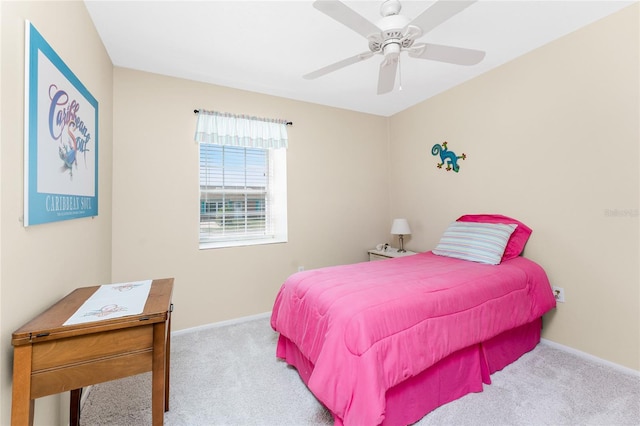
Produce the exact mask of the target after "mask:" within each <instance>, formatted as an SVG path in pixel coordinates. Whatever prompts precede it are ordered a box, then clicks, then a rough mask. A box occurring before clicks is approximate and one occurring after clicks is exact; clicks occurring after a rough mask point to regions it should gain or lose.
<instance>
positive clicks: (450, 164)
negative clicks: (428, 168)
mask: <svg viewBox="0 0 640 426" xmlns="http://www.w3.org/2000/svg"><path fill="white" fill-rule="evenodd" d="M431 154H433V155H438V154H440V160H441V161H442V162H441V163H438V168H439V169H441V168H442V166H443V165H445V164H446V165H447V167H446V170H447V171H449V170H453V171H454V172H456V173H458V171H459V170H460V166H459V165H458V160H459V159H460V160H464V159H465V158H467V155H466V154H465V153H464V152H463V153H462V155H456V153H455V152H453V151H449V149H448V148H447V142H446V141H445V142H442V145H440V144H438V143H437V144H435V145H434V146H433V147H432V148H431Z"/></svg>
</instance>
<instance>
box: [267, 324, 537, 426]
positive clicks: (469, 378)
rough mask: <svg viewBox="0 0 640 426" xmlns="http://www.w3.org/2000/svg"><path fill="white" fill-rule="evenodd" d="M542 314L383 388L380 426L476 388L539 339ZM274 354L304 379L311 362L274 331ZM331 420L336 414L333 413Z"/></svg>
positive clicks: (413, 417) (412, 417)
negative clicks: (402, 380) (381, 421)
mask: <svg viewBox="0 0 640 426" xmlns="http://www.w3.org/2000/svg"><path fill="white" fill-rule="evenodd" d="M541 327H542V319H541V318H538V319H537V320H535V321H532V322H530V323H529V324H525V325H523V326H520V327H518V328H515V329H512V330H508V331H506V332H504V333H502V334H500V335H498V336H496V337H494V338H492V339H490V340H487V341H486V342H482V343H480V344H477V345H474V346H470V347H468V348H465V349H462V350H460V351H458V352H455V353H453V354H451V355H449V356H448V357H447V358H445V359H443V360H441V361H439V362H438V363H437V364H435V365H433V366H431V367H430V368H428V369H427V370H425V371H423V372H422V373H420V374H419V375H417V376H414V377H412V378H410V379H408V380H406V381H404V382H402V383H400V384H398V385H397V386H395V387H393V388H391V389H389V390H388V391H387V398H386V410H385V418H384V422H383V423H382V424H383V425H385V426H393V425H407V424H411V423H415V422H417V421H418V420H420V419H421V418H422V417H424V416H425V415H426V414H427V413H429V412H431V411H433V410H435V409H436V408H438V407H440V406H441V405H444V404H446V403H447V402H451V401H453V400H456V399H458V398H461V397H462V396H464V395H466V394H468V393H471V392H482V386H483V383H486V384H490V383H491V377H490V374H492V373H494V372H496V371H498V370H501V369H503V368H504V367H505V366H507V365H509V364H511V363H512V362H514V361H515V360H517V359H518V358H519V357H520V356H522V355H523V354H525V353H526V352H529V351H530V350H532V349H533V348H535V346H536V345H537V344H538V342H540V330H541ZM276 355H277V356H278V357H279V358H282V359H284V360H285V361H286V362H287V363H288V364H290V365H292V366H294V367H295V368H296V369H297V370H298V373H299V374H300V377H301V378H302V380H303V381H304V382H305V383H308V382H309V376H310V375H311V372H312V371H313V364H312V363H311V362H310V361H309V360H308V359H307V358H306V357H305V356H304V355H302V353H301V352H300V351H299V350H298V348H297V346H296V345H295V344H294V343H293V342H291V341H290V340H289V339H287V338H286V337H284V336H282V335H280V338H279V339H278V346H277V350H276ZM334 419H335V425H336V426H339V425H342V419H340V418H338V417H337V416H335V415H334Z"/></svg>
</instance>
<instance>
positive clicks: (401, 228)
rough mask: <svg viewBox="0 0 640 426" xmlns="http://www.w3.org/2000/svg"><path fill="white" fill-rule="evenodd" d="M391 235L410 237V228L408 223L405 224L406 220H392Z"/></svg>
mask: <svg viewBox="0 0 640 426" xmlns="http://www.w3.org/2000/svg"><path fill="white" fill-rule="evenodd" d="M391 234H393V235H411V228H409V222H407V219H393V224H392V225H391Z"/></svg>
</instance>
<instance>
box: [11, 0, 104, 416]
mask: <svg viewBox="0 0 640 426" xmlns="http://www.w3.org/2000/svg"><path fill="white" fill-rule="evenodd" d="M0 15H1V21H0V24H1V25H0V40H1V43H2V44H1V48H0V52H1V53H0V69H1V71H0V72H1V74H0V93H1V95H0V96H1V98H0V105H1V107H0V108H1V109H0V122H1V123H2V128H1V129H0V130H1V131H0V142H1V145H0V146H1V148H0V173H1V174H0V207H1V208H0V235H2V239H1V240H0V254H1V256H0V264H1V265H2V268H1V269H0V303H1V305H0V324H1V325H0V347H1V351H0V356H1V361H2V364H1V366H0V386H1V387H0V394H1V395H2V396H1V400H2V401H1V405H0V410H1V412H0V424H2V425H8V424H10V420H9V418H10V411H11V410H10V406H11V374H12V366H11V363H12V347H11V333H12V332H13V331H14V330H16V329H17V328H19V327H20V326H21V325H22V324H24V323H25V322H27V321H29V320H30V319H31V318H32V317H34V316H36V315H37V314H38V313H40V312H41V311H43V310H44V309H46V308H47V307H48V306H50V305H51V304H53V303H54V302H55V301H56V300H58V299H59V298H60V297H62V296H64V295H65V294H67V293H69V292H70V291H71V290H72V289H74V288H76V287H80V286H84V285H93V284H100V283H105V282H109V281H110V280H111V162H112V161H111V158H112V149H111V144H112V127H113V126H112V110H113V104H112V93H113V87H112V86H113V66H112V64H111V61H110V60H109V57H108V55H107V54H106V51H105V49H104V47H103V45H102V42H101V41H100V39H99V38H98V35H97V33H96V31H95V28H94V27H93V23H92V21H91V18H90V17H89V15H88V13H87V11H86V8H85V6H84V3H82V2H77V1H73V2H65V1H61V2H55V1H44V2H26V1H23V2H7V1H2V2H1V3H0ZM25 19H28V20H30V21H31V22H32V23H33V24H34V26H35V27H36V28H37V29H38V31H39V32H40V33H41V34H42V35H43V36H44V38H45V39H46V40H47V41H48V43H49V44H50V45H51V46H52V47H53V49H54V50H55V51H56V52H57V53H58V55H60V57H61V58H62V59H63V60H64V62H65V63H66V64H67V65H68V66H69V68H71V70H72V71H73V72H74V74H75V75H76V76H77V77H78V78H79V79H80V81H82V83H83V84H84V85H85V86H86V87H87V89H88V90H89V91H90V92H91V94H92V95H93V96H94V97H95V98H96V99H97V100H98V103H99V131H100V134H99V140H98V143H99V154H100V157H99V169H98V170H99V195H100V203H99V215H98V216H97V217H96V218H94V219H91V218H86V219H76V220H71V221H65V222H58V223H52V224H45V225H36V226H32V227H29V228H24V227H23V226H22V223H21V222H20V218H21V216H22V214H23V197H22V190H23V185H22V182H23V170H24V169H23V146H24V145H23V137H24V132H23V123H24V115H23V109H24V31H25ZM65 398H67V396H53V397H47V398H41V399H38V401H37V403H36V413H35V424H36V425H49V426H50V425H52V424H65V423H66V419H67V418H68V406H65V404H64V403H63V401H64V400H65Z"/></svg>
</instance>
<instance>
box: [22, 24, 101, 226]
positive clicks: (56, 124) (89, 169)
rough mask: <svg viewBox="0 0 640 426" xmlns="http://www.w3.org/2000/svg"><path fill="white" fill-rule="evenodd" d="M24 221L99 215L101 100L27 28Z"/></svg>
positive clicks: (40, 221)
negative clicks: (99, 126)
mask: <svg viewBox="0 0 640 426" xmlns="http://www.w3.org/2000/svg"><path fill="white" fill-rule="evenodd" d="M25 40H26V46H25V50H26V51H25V174H24V192H25V193H24V226H30V225H37V224H42V223H48V222H55V221H60V220H67V219H76V218H81V217H89V216H97V215H98V102H97V101H96V99H95V98H94V97H93V96H92V95H91V93H89V91H88V90H87V88H86V87H85V86H84V85H83V84H82V83H81V82H80V80H78V78H77V77H76V76H75V74H73V72H71V70H70V69H69V67H67V65H66V64H65V63H64V62H63V61H62V59H61V58H60V57H59V56H58V55H57V54H56V52H55V51H54V50H53V48H52V47H51V46H50V45H49V44H48V43H47V41H46V40H45V39H44V38H43V37H42V35H40V33H39V32H38V31H37V30H36V29H35V27H34V26H33V25H32V24H31V23H30V22H29V21H27V22H26V31H25Z"/></svg>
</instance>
